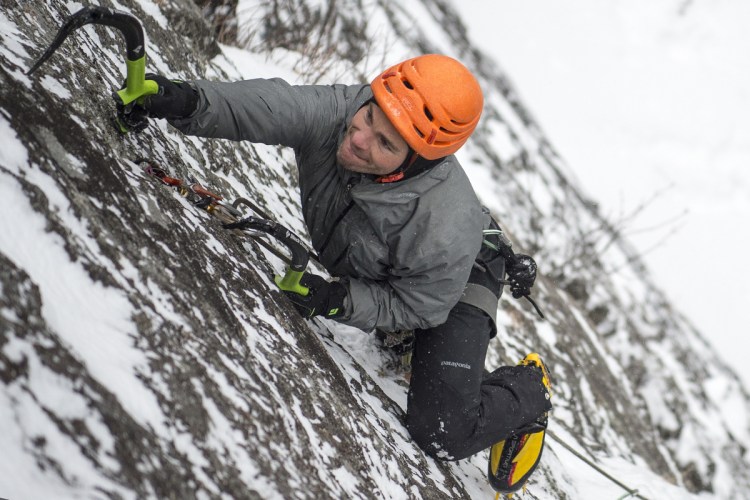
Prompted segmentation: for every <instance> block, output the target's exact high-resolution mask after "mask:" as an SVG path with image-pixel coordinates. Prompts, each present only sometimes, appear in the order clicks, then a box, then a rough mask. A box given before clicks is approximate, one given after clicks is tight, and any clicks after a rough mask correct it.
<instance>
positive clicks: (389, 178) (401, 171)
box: [375, 148, 419, 184]
mask: <svg viewBox="0 0 750 500" xmlns="http://www.w3.org/2000/svg"><path fill="white" fill-rule="evenodd" d="M417 159H419V155H418V154H417V153H416V151H414V150H413V149H411V148H409V152H408V153H406V159H405V160H404V162H403V163H402V164H401V166H400V167H398V168H397V169H396V170H394V171H393V172H391V173H390V174H388V175H381V176H380V177H377V178H376V179H375V182H380V183H381V184H388V183H389V182H398V181H400V180H402V179H403V178H404V177H406V169H407V168H409V167H411V166H412V165H414V162H416V161H417Z"/></svg>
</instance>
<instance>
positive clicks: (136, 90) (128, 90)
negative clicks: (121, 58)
mask: <svg viewBox="0 0 750 500" xmlns="http://www.w3.org/2000/svg"><path fill="white" fill-rule="evenodd" d="M125 64H126V66H127V69H128V72H127V76H126V80H125V81H126V83H125V88H124V89H120V90H118V91H117V95H118V96H120V100H121V101H122V103H123V104H124V105H128V104H130V103H131V102H133V101H135V100H136V99H139V98H141V97H143V96H147V95H153V94H156V93H157V92H159V84H158V83H156V82H155V81H153V80H146V55H145V54H144V55H143V57H141V58H140V59H136V60H135V61H131V60H127V61H125Z"/></svg>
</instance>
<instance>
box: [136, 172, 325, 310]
mask: <svg viewBox="0 0 750 500" xmlns="http://www.w3.org/2000/svg"><path fill="white" fill-rule="evenodd" d="M135 163H136V164H138V165H141V166H142V168H143V171H144V173H146V174H148V175H149V176H151V177H153V178H155V179H156V180H157V181H159V182H160V183H161V184H164V185H166V186H170V187H172V188H174V189H175V190H176V191H177V192H178V193H179V194H180V195H181V196H184V197H186V198H188V200H189V201H190V202H192V203H193V205H195V206H196V207H198V208H201V209H203V210H205V211H206V212H208V213H209V214H211V215H213V216H214V217H216V218H218V219H219V220H220V221H221V222H222V226H223V227H224V228H225V229H230V230H236V231H240V232H242V234H244V235H247V236H250V237H253V239H254V241H256V242H258V243H259V244H260V245H261V246H263V247H264V248H266V249H267V250H269V251H270V252H271V253H273V254H274V255H275V256H276V257H278V258H279V259H281V260H282V261H283V262H284V263H285V264H286V265H287V268H286V271H285V273H284V275H283V276H281V275H276V276H274V281H275V282H276V285H277V286H278V287H279V289H281V290H282V291H285V292H294V293H298V294H300V295H302V296H307V295H308V294H309V293H310V290H309V289H308V288H307V287H305V286H303V285H302V284H300V280H301V279H302V276H303V275H304V274H305V269H307V264H308V263H309V261H310V258H311V256H312V257H313V258H316V259H317V257H316V256H315V254H314V253H312V252H311V251H310V250H308V249H307V248H306V247H305V245H303V244H302V242H301V241H300V239H299V238H298V237H297V236H296V235H295V234H294V233H293V232H292V231H290V230H289V229H287V228H286V227H284V226H282V225H281V224H279V223H278V222H275V221H273V220H272V219H271V218H270V217H269V216H268V215H267V214H266V213H265V212H264V211H263V210H261V209H260V208H259V207H258V206H257V205H256V204H254V203H253V202H252V201H250V200H248V199H246V198H237V199H236V200H235V201H234V202H233V203H231V204H227V203H226V202H224V199H223V198H222V197H221V196H219V195H218V194H215V193H213V192H211V191H209V190H208V189H206V188H204V187H203V186H201V185H200V184H199V183H198V182H197V181H195V179H189V181H188V182H185V181H183V180H182V179H178V178H176V177H172V176H170V175H169V172H167V171H166V170H165V169H163V168H162V167H160V166H159V165H158V164H157V163H156V162H154V161H153V160H149V159H147V158H138V159H136V160H135ZM240 206H245V207H247V208H249V209H250V210H252V211H253V212H254V213H256V214H258V215H260V217H257V216H249V217H244V218H243V216H242V212H240V210H239V207H240ZM260 233H262V234H266V235H269V236H272V237H273V238H275V239H276V240H278V241H279V242H281V243H282V244H283V245H284V246H285V247H286V248H287V249H288V250H289V252H290V253H291V258H290V257H287V256H286V255H284V254H283V253H281V252H279V251H278V250H277V249H276V248H274V247H273V246H272V245H270V244H268V243H266V242H265V241H264V240H262V239H259V238H256V236H257V235H258V234H260Z"/></svg>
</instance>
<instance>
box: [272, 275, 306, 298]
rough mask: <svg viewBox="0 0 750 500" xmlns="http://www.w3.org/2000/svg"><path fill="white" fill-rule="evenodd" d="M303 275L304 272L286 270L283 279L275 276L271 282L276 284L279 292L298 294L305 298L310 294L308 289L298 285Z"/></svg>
mask: <svg viewBox="0 0 750 500" xmlns="http://www.w3.org/2000/svg"><path fill="white" fill-rule="evenodd" d="M303 274H305V271H292V270H291V269H289V268H287V270H286V274H285V275H284V276H283V277H282V276H278V275H277V276H274V278H273V280H274V281H275V282H276V286H278V287H279V288H280V289H281V290H283V291H285V292H294V293H298V294H300V295H302V296H303V297H307V294H309V293H310V289H309V288H307V287H306V286H303V285H301V284H300V280H301V279H302V275H303Z"/></svg>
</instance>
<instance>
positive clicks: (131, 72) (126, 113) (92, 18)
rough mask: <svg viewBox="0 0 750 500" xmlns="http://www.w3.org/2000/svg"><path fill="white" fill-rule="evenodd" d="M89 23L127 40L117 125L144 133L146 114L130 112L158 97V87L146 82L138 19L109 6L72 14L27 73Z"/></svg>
mask: <svg viewBox="0 0 750 500" xmlns="http://www.w3.org/2000/svg"><path fill="white" fill-rule="evenodd" d="M87 24H103V25H105V26H111V27H113V28H117V29H118V30H120V32H121V33H122V35H123V37H124V38H125V46H126V49H127V57H126V60H125V64H126V66H127V76H126V80H125V87H124V88H122V89H120V90H118V91H116V92H113V93H112V98H113V99H114V100H115V101H116V102H117V116H116V118H115V125H116V126H117V128H118V130H119V131H120V132H121V133H123V134H125V133H127V132H129V131H131V130H132V131H136V132H138V131H141V130H143V129H144V128H145V127H146V125H147V124H148V121H147V118H146V116H145V115H143V114H136V113H131V111H132V110H133V105H134V104H135V103H138V104H143V99H144V98H145V96H148V95H152V94H156V93H157V92H158V91H159V85H158V84H157V83H156V82H155V81H153V80H146V48H145V45H144V39H143V27H142V26H141V22H140V21H139V20H138V18H137V17H135V16H133V15H132V14H128V13H127V12H122V11H118V10H114V9H109V8H107V7H99V6H92V7H84V8H82V9H81V10H79V11H78V12H76V13H75V14H73V15H71V16H70V17H69V18H68V19H67V20H66V21H65V23H64V24H63V25H62V26H61V27H60V29H59V30H58V32H57V35H56V36H55V39H54V40H53V41H52V43H51V44H50V46H49V47H48V48H47V50H45V51H44V54H42V56H41V57H40V58H39V59H38V60H37V61H36V63H34V65H33V66H32V67H31V69H29V71H27V72H26V74H27V75H30V74H31V73H33V72H34V71H36V70H37V68H39V66H41V65H42V64H43V63H44V62H45V61H46V60H47V59H49V58H50V56H51V55H52V54H53V53H54V52H55V50H57V48H58V47H60V45H61V44H62V43H63V41H65V39H66V38H67V37H68V35H70V34H71V33H73V32H74V31H75V30H77V29H78V28H80V27H82V26H85V25H87Z"/></svg>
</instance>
